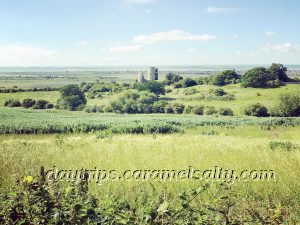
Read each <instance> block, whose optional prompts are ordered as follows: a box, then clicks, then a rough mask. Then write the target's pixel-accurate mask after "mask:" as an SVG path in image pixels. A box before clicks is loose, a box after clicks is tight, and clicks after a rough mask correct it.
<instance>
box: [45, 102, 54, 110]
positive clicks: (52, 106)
mask: <svg viewBox="0 0 300 225" xmlns="http://www.w3.org/2000/svg"><path fill="white" fill-rule="evenodd" d="M53 108H54V105H53V104H52V103H48V104H47V105H46V109H53Z"/></svg>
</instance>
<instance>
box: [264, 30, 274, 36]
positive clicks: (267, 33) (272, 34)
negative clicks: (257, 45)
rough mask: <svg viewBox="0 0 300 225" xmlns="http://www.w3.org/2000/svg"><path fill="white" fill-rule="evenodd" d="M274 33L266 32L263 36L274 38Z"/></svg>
mask: <svg viewBox="0 0 300 225" xmlns="http://www.w3.org/2000/svg"><path fill="white" fill-rule="evenodd" d="M275 34H276V33H275V32H273V31H267V32H265V35H266V36H274V35H275Z"/></svg>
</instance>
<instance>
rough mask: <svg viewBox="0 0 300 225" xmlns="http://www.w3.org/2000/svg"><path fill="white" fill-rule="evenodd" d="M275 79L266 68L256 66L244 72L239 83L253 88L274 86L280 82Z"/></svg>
mask: <svg viewBox="0 0 300 225" xmlns="http://www.w3.org/2000/svg"><path fill="white" fill-rule="evenodd" d="M276 79H277V78H276V76H275V75H274V74H271V72H270V71H269V70H267V69H266V68H264V67H256V68H253V69H251V70H248V71H247V72H246V73H245V75H244V76H243V77H242V80H241V85H242V86H243V87H253V88H274V87H278V86H279V85H280V82H278V81H276Z"/></svg>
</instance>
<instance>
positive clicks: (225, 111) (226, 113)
mask: <svg viewBox="0 0 300 225" xmlns="http://www.w3.org/2000/svg"><path fill="white" fill-rule="evenodd" d="M219 114H220V115H221V116H233V111H232V109H230V108H220V109H219Z"/></svg>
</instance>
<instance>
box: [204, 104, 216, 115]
mask: <svg viewBox="0 0 300 225" xmlns="http://www.w3.org/2000/svg"><path fill="white" fill-rule="evenodd" d="M216 113H218V111H217V110H216V108H215V107H214V106H207V107H205V110H204V114H205V115H213V114H216Z"/></svg>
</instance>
